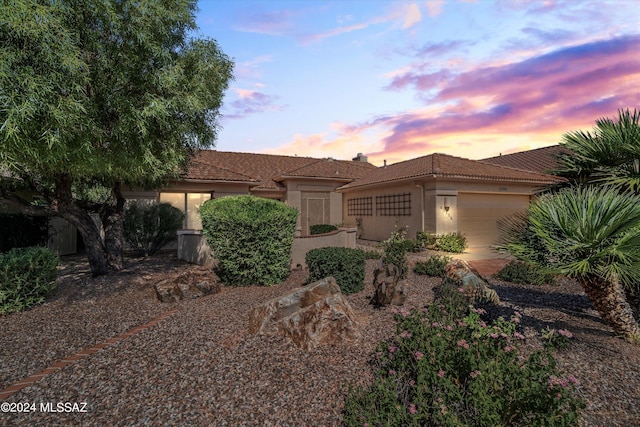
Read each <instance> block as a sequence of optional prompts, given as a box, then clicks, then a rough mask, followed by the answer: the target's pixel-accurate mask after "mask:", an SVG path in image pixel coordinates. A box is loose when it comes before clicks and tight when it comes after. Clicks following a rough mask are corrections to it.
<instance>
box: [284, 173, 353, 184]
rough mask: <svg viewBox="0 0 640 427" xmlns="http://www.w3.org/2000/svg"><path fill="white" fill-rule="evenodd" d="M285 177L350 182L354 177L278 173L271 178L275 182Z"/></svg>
mask: <svg viewBox="0 0 640 427" xmlns="http://www.w3.org/2000/svg"><path fill="white" fill-rule="evenodd" d="M285 179H314V180H322V181H339V182H347V183H348V182H352V181H353V180H354V179H355V178H337V177H336V178H329V177H319V176H300V175H279V176H276V177H274V178H273V180H274V181H276V182H281V181H284V180H285Z"/></svg>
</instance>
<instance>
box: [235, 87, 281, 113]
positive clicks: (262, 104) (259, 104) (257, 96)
mask: <svg viewBox="0 0 640 427" xmlns="http://www.w3.org/2000/svg"><path fill="white" fill-rule="evenodd" d="M235 92H236V94H237V95H238V97H239V99H237V100H235V101H232V102H231V103H230V104H229V106H230V107H231V109H232V112H231V113H230V114H225V115H224V117H225V118H228V119H239V118H242V117H246V116H247V115H249V114H256V113H265V112H271V111H281V110H282V109H283V106H281V105H277V104H276V101H277V100H278V99H279V97H278V96H276V95H268V94H265V93H261V92H257V91H253V90H247V89H236V90H235Z"/></svg>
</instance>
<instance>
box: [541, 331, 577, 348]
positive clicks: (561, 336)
mask: <svg viewBox="0 0 640 427" xmlns="http://www.w3.org/2000/svg"><path fill="white" fill-rule="evenodd" d="M540 337H541V338H542V343H543V344H544V346H545V347H547V348H549V349H551V350H564V349H565V348H567V347H569V344H571V339H572V338H573V334H572V333H571V332H569V331H567V330H566V329H558V330H556V329H553V328H549V327H548V326H547V327H546V328H545V329H543V330H542V331H541V332H540Z"/></svg>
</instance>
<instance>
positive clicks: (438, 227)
mask: <svg viewBox="0 0 640 427" xmlns="http://www.w3.org/2000/svg"><path fill="white" fill-rule="evenodd" d="M560 179H561V178H558V177H555V176H552V175H547V174H544V173H540V172H533V171H527V170H523V169H517V168H513V167H508V166H502V165H497V164H494V163H490V162H487V161H476V160H469V159H464V158H460V157H454V156H450V155H447V154H441V153H435V154H430V155H427V156H423V157H419V158H416V159H412V160H407V161H403V162H399V163H395V164H392V165H388V166H387V165H385V166H383V167H380V168H377V169H375V170H373V171H371V172H370V173H369V174H367V175H366V176H365V177H362V178H358V179H356V180H354V181H352V182H350V183H348V184H345V185H343V186H342V187H340V188H339V189H338V191H339V192H341V193H342V194H343V196H344V200H343V207H344V210H343V221H344V222H345V223H355V224H358V226H359V235H360V237H361V238H363V239H368V240H383V239H386V238H387V237H388V236H389V234H390V233H391V231H393V230H394V229H396V228H400V227H407V229H408V233H409V237H414V236H415V233H416V232H417V231H421V230H424V231H428V232H430V233H434V234H445V233H450V232H456V231H458V232H461V233H463V234H464V235H465V236H466V237H467V243H468V245H469V246H470V247H480V246H490V245H493V244H494V243H495V240H496V238H497V236H498V230H497V221H498V219H500V218H502V217H504V216H507V215H511V214H513V213H515V212H517V211H520V210H522V209H523V208H525V207H526V206H527V205H528V204H529V202H530V201H531V198H532V197H535V194H536V193H537V192H539V191H540V190H541V189H542V188H543V187H544V186H546V185H549V184H554V183H557V182H558V181H560Z"/></svg>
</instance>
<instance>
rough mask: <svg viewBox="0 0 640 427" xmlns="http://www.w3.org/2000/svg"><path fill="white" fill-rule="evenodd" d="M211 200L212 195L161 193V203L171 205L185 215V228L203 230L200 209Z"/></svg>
mask: <svg viewBox="0 0 640 427" xmlns="http://www.w3.org/2000/svg"><path fill="white" fill-rule="evenodd" d="M209 199H211V193H160V202H161V203H170V204H171V206H173V207H176V208H178V209H180V210H181V211H182V213H184V223H183V228H185V229H192V230H202V222H201V221H200V215H198V209H199V208H200V206H202V204H203V203H204V202H206V201H207V200H209Z"/></svg>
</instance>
